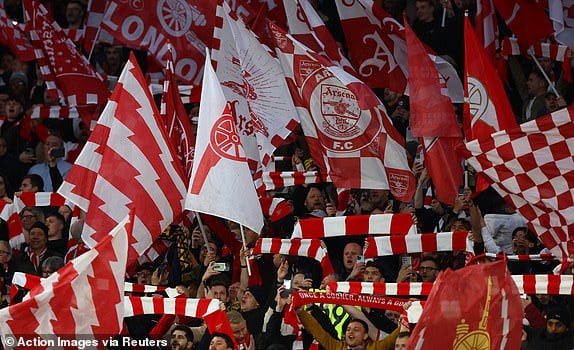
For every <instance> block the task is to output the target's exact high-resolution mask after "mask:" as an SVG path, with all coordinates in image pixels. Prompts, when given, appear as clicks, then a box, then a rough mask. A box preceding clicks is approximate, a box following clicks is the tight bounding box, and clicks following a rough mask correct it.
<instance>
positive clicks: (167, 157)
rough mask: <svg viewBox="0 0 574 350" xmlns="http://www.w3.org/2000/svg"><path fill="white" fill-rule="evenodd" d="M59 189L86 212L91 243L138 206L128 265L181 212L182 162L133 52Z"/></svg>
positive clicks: (183, 189)
mask: <svg viewBox="0 0 574 350" xmlns="http://www.w3.org/2000/svg"><path fill="white" fill-rule="evenodd" d="M58 192H59V193H60V194H62V195H63V196H64V197H66V198H67V199H68V200H70V201H71V202H72V203H74V204H76V205H77V206H79V207H80V208H81V209H82V210H84V211H85V212H87V216H86V221H85V225H84V230H83V234H82V238H83V240H84V242H85V243H86V244H87V245H88V246H91V247H92V246H94V245H95V242H98V241H100V240H102V239H103V238H105V237H106V236H107V235H108V232H110V231H111V229H112V228H113V227H115V225H117V223H118V222H119V221H120V220H121V219H122V218H123V217H124V216H125V215H127V213H128V212H129V210H130V208H132V207H136V212H135V216H136V218H135V229H134V236H133V237H132V238H131V239H130V244H131V245H130V249H129V257H128V266H130V265H131V263H133V262H134V261H135V260H137V259H138V258H140V257H142V256H143V255H144V253H145V252H146V250H147V249H148V248H149V247H150V245H151V244H152V242H153V241H154V240H155V239H156V238H157V237H159V235H160V234H161V232H163V230H164V229H165V228H166V227H167V226H168V225H169V224H171V223H172V222H174V221H177V219H178V217H179V216H180V215H181V213H182V210H183V208H182V207H183V201H184V196H185V192H186V187H185V183H184V180H183V173H182V171H181V165H180V163H179V162H178V160H177V156H176V154H175V151H174V149H173V146H172V145H171V143H170V142H169V140H168V136H167V133H166V130H165V123H164V121H163V120H161V118H160V116H159V112H158V110H157V107H156V105H155V103H154V100H153V98H152V96H151V93H150V91H149V89H148V87H147V84H146V82H145V80H144V77H143V74H142V72H141V70H140V68H139V66H138V65H137V62H136V60H135V57H134V56H133V55H132V56H130V59H129V60H128V62H126V65H125V67H124V70H123V71H122V74H121V75H120V78H119V80H118V84H117V85H116V88H115V90H114V92H113V94H112V96H111V97H110V101H109V102H108V104H107V105H106V107H105V109H104V111H103V112H102V115H101V117H100V119H99V120H98V123H97V124H96V127H95V128H94V130H93V131H92V134H91V135H90V138H89V139H88V142H87V143H86V145H85V146H84V148H83V150H82V153H80V155H79V156H78V158H77V159H76V162H75V163H74V165H73V166H72V169H71V170H70V172H69V173H68V175H67V176H66V178H65V180H64V183H63V184H62V186H61V187H60V189H59V190H58ZM149 258H150V259H152V260H153V259H154V258H155V256H150V257H149Z"/></svg>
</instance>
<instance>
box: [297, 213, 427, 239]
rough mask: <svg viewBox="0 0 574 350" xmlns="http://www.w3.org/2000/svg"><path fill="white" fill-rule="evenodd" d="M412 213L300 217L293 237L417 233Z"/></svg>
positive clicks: (320, 237)
mask: <svg viewBox="0 0 574 350" xmlns="http://www.w3.org/2000/svg"><path fill="white" fill-rule="evenodd" d="M416 232H417V231H416V227H415V226H414V224H413V218H412V216H411V215H410V214H376V215H351V216H334V217H325V218H309V219H299V220H298V221H297V223H296V224H295V228H294V229H293V234H292V235H291V237H293V238H319V239H322V238H325V237H336V236H348V235H406V234H409V233H410V234H415V233H416Z"/></svg>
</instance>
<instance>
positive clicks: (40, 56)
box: [23, 0, 110, 106]
mask: <svg viewBox="0 0 574 350" xmlns="http://www.w3.org/2000/svg"><path fill="white" fill-rule="evenodd" d="M23 4H24V8H25V10H26V12H27V13H28V16H29V18H30V20H29V21H28V23H27V27H28V29H29V33H30V38H31V41H32V45H33V46H34V48H35V50H34V53H35V56H36V59H37V60H38V65H39V66H40V71H41V72H42V76H43V77H44V80H45V81H46V86H47V90H48V94H50V96H51V97H52V98H59V99H60V102H62V103H65V104H67V105H69V106H78V105H87V104H104V103H105V102H106V101H107V99H108V97H109V96H110V92H109V90H108V87H107V84H106V83H104V80H103V78H102V77H101V76H100V75H99V74H98V73H97V72H96V71H95V70H94V68H93V67H92V66H91V65H90V63H89V62H88V60H87V59H86V58H85V57H84V56H83V55H82V54H81V53H80V52H79V51H78V49H77V48H76V46H75V44H74V43H73V42H72V41H71V40H70V39H68V38H67V36H66V34H65V33H64V32H63V31H62V28H60V26H59V25H58V23H56V21H54V19H53V18H51V16H50V15H49V13H48V10H47V9H46V8H45V7H44V5H42V4H41V3H39V2H38V1H36V0H26V1H24V2H23Z"/></svg>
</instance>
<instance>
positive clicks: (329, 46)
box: [283, 0, 356, 75]
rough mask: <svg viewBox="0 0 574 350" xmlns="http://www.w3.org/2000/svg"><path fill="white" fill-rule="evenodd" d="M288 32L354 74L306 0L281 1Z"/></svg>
mask: <svg viewBox="0 0 574 350" xmlns="http://www.w3.org/2000/svg"><path fill="white" fill-rule="evenodd" d="M283 6H284V7H285V14H286V15H287V24H288V28H289V34H291V35H292V36H293V38H295V40H297V41H299V42H300V43H302V44H304V45H305V46H307V47H308V48H310V49H311V50H313V51H315V52H317V53H318V54H321V55H323V56H325V57H326V58H327V59H329V60H330V61H331V62H333V63H334V64H336V65H338V66H340V67H341V68H343V69H345V71H346V72H347V73H350V74H353V75H356V72H355V69H354V68H353V66H352V65H351V62H349V60H348V59H347V58H346V57H345V55H344V54H343V51H342V50H341V48H340V47H339V45H338V44H337V42H336V41H335V39H334V38H333V35H332V34H331V33H330V32H329V29H327V26H326V25H325V22H323V20H322V19H321V17H320V16H319V14H317V11H316V10H315V9H314V8H313V6H312V5H311V3H310V2H309V1H308V0H285V1H283Z"/></svg>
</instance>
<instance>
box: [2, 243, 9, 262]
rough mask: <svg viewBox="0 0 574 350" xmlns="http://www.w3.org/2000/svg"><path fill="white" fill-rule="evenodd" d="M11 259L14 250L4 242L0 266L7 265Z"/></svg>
mask: <svg viewBox="0 0 574 350" xmlns="http://www.w3.org/2000/svg"><path fill="white" fill-rule="evenodd" d="M11 257H12V250H11V249H10V247H9V246H8V245H7V244H6V243H4V242H0V264H5V263H7V262H8V261H9V260H10V258H11Z"/></svg>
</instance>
